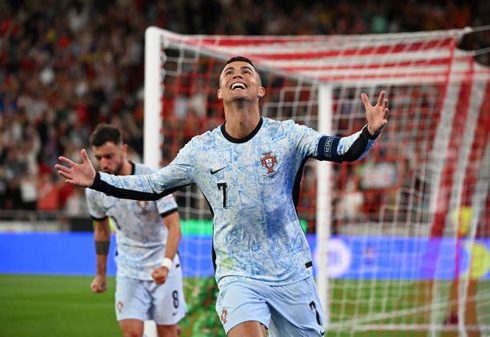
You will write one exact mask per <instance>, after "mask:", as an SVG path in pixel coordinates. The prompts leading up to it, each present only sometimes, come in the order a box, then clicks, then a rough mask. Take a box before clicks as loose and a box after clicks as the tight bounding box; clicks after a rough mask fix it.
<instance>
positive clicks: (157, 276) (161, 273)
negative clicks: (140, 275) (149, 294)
mask: <svg viewBox="0 0 490 337" xmlns="http://www.w3.org/2000/svg"><path fill="white" fill-rule="evenodd" d="M167 276H168V269H167V267H160V268H157V269H155V270H154V271H153V273H152V274H151V277H152V278H153V281H155V283H156V284H164V283H165V281H167Z"/></svg>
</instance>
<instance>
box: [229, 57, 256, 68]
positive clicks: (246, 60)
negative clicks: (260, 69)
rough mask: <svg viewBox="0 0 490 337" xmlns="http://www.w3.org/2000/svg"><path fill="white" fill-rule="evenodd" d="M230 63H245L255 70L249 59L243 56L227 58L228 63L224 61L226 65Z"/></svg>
mask: <svg viewBox="0 0 490 337" xmlns="http://www.w3.org/2000/svg"><path fill="white" fill-rule="evenodd" d="M231 62H247V63H248V64H250V65H251V66H252V67H254V68H255V65H254V64H253V62H252V61H251V60H250V59H249V58H246V57H245V56H233V57H232V58H229V59H228V61H226V64H229V63H231ZM226 64H225V65H226Z"/></svg>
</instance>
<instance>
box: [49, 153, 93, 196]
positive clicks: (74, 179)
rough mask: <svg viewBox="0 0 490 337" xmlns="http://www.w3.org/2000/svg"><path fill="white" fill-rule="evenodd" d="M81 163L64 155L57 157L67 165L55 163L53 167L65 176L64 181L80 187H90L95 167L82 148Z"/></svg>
mask: <svg viewBox="0 0 490 337" xmlns="http://www.w3.org/2000/svg"><path fill="white" fill-rule="evenodd" d="M80 154H81V155H82V160H83V163H82V164H77V163H75V162H73V161H71V160H70V159H68V158H66V157H63V156H61V157H59V158H58V159H59V160H60V162H62V163H64V164H66V165H68V167H66V166H64V165H60V164H56V165H55V166H54V167H55V168H56V169H57V170H58V174H59V175H60V176H62V177H63V178H65V182H67V183H68V184H72V185H78V186H81V187H91V186H92V185H93V184H94V180H95V169H94V166H93V165H92V162H91V161H90V159H89V158H88V154H87V151H86V150H85V149H82V150H81V151H80Z"/></svg>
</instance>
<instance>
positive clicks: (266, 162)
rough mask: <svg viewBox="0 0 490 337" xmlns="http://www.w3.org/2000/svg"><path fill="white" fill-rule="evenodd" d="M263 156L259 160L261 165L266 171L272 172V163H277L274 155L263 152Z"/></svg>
mask: <svg viewBox="0 0 490 337" xmlns="http://www.w3.org/2000/svg"><path fill="white" fill-rule="evenodd" d="M263 155H264V158H262V159H261V160H260V162H261V163H262V166H265V167H266V168H267V173H274V165H276V163H277V159H276V157H275V156H271V153H270V152H266V153H263Z"/></svg>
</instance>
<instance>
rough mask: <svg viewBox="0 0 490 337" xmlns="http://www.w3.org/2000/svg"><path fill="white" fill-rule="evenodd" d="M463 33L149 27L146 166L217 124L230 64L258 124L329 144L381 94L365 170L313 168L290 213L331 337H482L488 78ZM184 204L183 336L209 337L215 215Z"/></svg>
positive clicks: (198, 203) (194, 196) (489, 263)
mask: <svg viewBox="0 0 490 337" xmlns="http://www.w3.org/2000/svg"><path fill="white" fill-rule="evenodd" d="M465 32H466V31H465V30H451V31H437V32H424V33H410V34H408V33H407V34H383V35H356V36H303V37H297V36H285V37H277V36H274V37H273V36H268V37H243V36H184V35H179V34H175V33H172V32H168V31H165V30H159V29H156V28H150V29H149V30H148V31H147V40H146V41H147V47H146V48H147V49H146V54H147V55H146V57H147V61H146V65H145V67H146V72H145V91H146V94H145V96H146V97H145V100H146V103H145V137H147V136H148V137H150V138H145V161H146V162H149V163H150V164H152V163H153V165H155V166H156V165H165V164H166V163H168V162H169V161H170V160H172V159H173V158H174V156H175V155H176V153H177V151H178V149H180V148H181V147H182V146H183V144H185V143H186V142H187V141H188V140H189V139H190V138H191V137H192V136H194V135H196V134H201V133H203V132H205V131H206V130H209V129H211V128H213V127H215V126H218V125H219V124H221V123H222V122H223V111H222V107H221V105H220V102H219V101H218V99H217V97H216V91H217V88H218V76H219V73H220V71H221V69H222V67H223V65H224V60H226V59H227V58H229V57H231V56H236V55H243V56H246V57H249V58H251V59H252V60H253V61H254V63H255V65H256V67H257V68H258V70H259V72H260V73H261V76H262V80H263V84H264V87H265V88H266V96H265V97H264V99H263V100H262V102H261V108H262V115H263V116H267V117H271V118H274V119H279V120H284V119H293V120H295V121H296V122H297V123H300V124H305V125H308V126H310V127H313V128H315V129H320V130H322V131H323V132H326V133H329V134H330V135H336V136H345V135H349V134H351V133H353V132H355V131H358V130H359V129H360V128H361V127H362V126H363V125H364V123H365V121H366V119H365V115H364V109H363V106H362V102H361V99H360V94H361V92H365V93H367V94H368V96H369V97H370V98H371V99H372V100H373V101H374V100H375V98H376V97H377V95H378V94H379V92H380V91H381V90H386V91H387V94H388V98H389V107H390V121H389V125H388V126H387V128H386V130H385V131H384V132H383V134H382V137H381V139H380V140H378V142H377V144H376V146H375V147H374V148H373V150H372V151H371V153H369V154H368V156H367V157H366V158H365V159H364V160H363V161H361V162H359V163H354V164H342V165H331V164H325V163H322V164H318V163H316V162H315V161H314V160H311V161H309V162H308V164H307V165H306V168H305V175H304V178H303V182H302V187H301V198H300V203H299V205H298V214H299V217H300V220H301V221H302V223H303V225H304V227H305V229H306V232H307V235H308V236H309V238H310V240H311V245H312V249H313V252H314V254H315V265H316V270H315V272H316V277H317V281H318V285H319V288H320V289H319V291H320V293H321V294H322V296H324V302H325V309H326V312H327V313H328V317H329V320H328V324H327V331H328V333H329V335H354V334H355V335H357V334H362V335H365V334H370V333H372V331H373V330H374V331H387V332H389V333H388V334H389V335H391V334H397V332H398V331H403V332H404V333H406V332H407V331H410V332H420V331H424V332H430V333H431V334H439V333H440V332H441V331H444V330H458V331H459V333H460V334H461V335H465V334H466V332H467V331H468V332H470V331H480V332H483V331H487V332H488V330H489V326H490V323H489V321H490V314H489V312H490V288H489V282H490V281H489V280H490V273H489V270H490V253H489V251H490V240H489V236H490V211H489V207H488V205H489V203H490V200H489V199H490V198H488V191H489V181H490V177H489V172H490V169H489V166H490V164H489V162H490V152H489V151H490V150H489V148H490V145H489V144H490V137H489V130H490V106H489V103H488V102H489V98H490V94H489V93H490V86H489V85H488V83H489V79H490V72H489V70H488V69H487V68H485V67H483V66H481V65H479V64H477V63H475V62H474V61H473V58H472V55H471V54H470V53H468V52H465V51H462V50H459V49H458V48H457V44H458V41H459V39H460V38H461V36H462V35H463V34H464V33H465ZM162 120H163V122H162ZM155 130H156V131H155ZM160 130H161V131H162V137H160V138H154V137H155V133H157V134H158V133H159V131H160ZM161 139H163V141H162V147H161V149H159V148H158V144H159V143H160V141H161ZM158 158H161V161H160V160H159V159H158ZM317 177H321V179H317ZM177 200H178V203H179V205H180V206H181V216H182V218H183V223H184V225H183V226H184V227H183V231H184V233H185V236H184V239H183V243H182V245H181V249H180V252H181V255H182V259H183V266H184V271H185V272H186V275H187V276H188V278H187V280H188V285H189V288H188V289H190V290H192V291H193V294H194V295H193V296H192V299H193V300H194V302H193V303H191V304H192V305H191V311H190V315H191V318H190V319H189V327H187V329H191V330H192V329H194V331H195V332H196V331H200V332H202V331H207V330H209V331H210V333H214V332H213V331H219V330H220V328H219V322H218V320H217V316H216V314H215V313H214V311H213V310H214V309H213V308H214V304H213V300H214V299H213V296H214V294H215V293H214V292H213V296H205V295H203V294H205V293H206V292H207V290H203V289H202V287H205V285H204V284H208V285H209V286H211V287H212V286H213V283H212V282H211V281H202V280H207V278H209V277H210V276H211V274H212V265H210V263H211V246H210V240H211V235H212V227H211V226H212V225H211V223H210V219H211V215H210V212H209V209H208V207H207V204H206V202H205V200H203V197H202V195H201V193H200V192H199V191H198V189H197V188H195V187H187V188H185V189H184V190H183V191H179V192H177ZM458 219H459V220H458ZM186 265H187V266H191V267H189V269H188V270H187V271H186V270H185V268H186ZM195 277H197V278H198V279H195ZM195 284H198V285H197V286H195ZM191 285H192V286H191ZM201 304H202V305H201ZM206 306H207V307H209V308H210V309H209V310H208V309H207V307H206ZM205 307H206V308H205ZM193 309H194V311H193ZM192 315H198V316H199V315H200V316H201V317H205V318H201V319H197V318H195V317H194V316H192ZM193 317H194V318H193Z"/></svg>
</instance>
